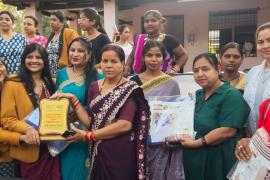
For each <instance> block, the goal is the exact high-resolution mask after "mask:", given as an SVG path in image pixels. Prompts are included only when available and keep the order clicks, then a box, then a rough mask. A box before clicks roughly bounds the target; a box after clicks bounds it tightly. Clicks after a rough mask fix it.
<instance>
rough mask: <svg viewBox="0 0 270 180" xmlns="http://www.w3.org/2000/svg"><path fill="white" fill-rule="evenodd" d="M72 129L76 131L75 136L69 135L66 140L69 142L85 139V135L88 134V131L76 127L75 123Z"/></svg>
mask: <svg viewBox="0 0 270 180" xmlns="http://www.w3.org/2000/svg"><path fill="white" fill-rule="evenodd" d="M70 127H71V129H72V130H73V131H75V132H76V134H75V135H74V136H70V137H67V138H66V140H67V141H68V142H78V141H83V140H84V136H85V134H86V131H83V130H81V129H78V128H76V127H75V126H74V125H72V124H71V125H70Z"/></svg>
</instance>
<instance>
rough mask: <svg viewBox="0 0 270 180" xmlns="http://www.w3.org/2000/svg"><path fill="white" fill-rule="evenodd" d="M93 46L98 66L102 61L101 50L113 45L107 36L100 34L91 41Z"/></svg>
mask: <svg viewBox="0 0 270 180" xmlns="http://www.w3.org/2000/svg"><path fill="white" fill-rule="evenodd" d="M91 42H92V46H93V56H94V59H95V62H96V64H98V63H100V61H101V54H100V52H101V49H102V48H103V47H104V46H105V45H106V44H109V43H111V41H110V39H109V37H108V36H107V35H106V34H102V33H101V34H100V35H98V36H97V37H96V38H95V39H92V40H91Z"/></svg>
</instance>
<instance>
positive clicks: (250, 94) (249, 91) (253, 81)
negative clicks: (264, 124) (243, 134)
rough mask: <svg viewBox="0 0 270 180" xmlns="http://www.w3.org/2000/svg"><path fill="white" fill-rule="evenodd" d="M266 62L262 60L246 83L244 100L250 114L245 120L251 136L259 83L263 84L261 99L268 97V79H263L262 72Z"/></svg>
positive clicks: (254, 123)
mask: <svg viewBox="0 0 270 180" xmlns="http://www.w3.org/2000/svg"><path fill="white" fill-rule="evenodd" d="M265 65H266V60H264V61H263V62H262V63H261V64H260V65H258V66H257V67H256V68H257V69H256V71H255V72H254V74H253V75H252V76H251V77H250V80H249V81H248V82H247V85H246V87H245V92H244V99H245V100H246V102H247V103H248V105H249V107H250V113H249V116H248V119H247V123H248V128H249V131H250V132H251V134H252V135H253V134H254V133H255V132H256V129H257V118H256V109H255V108H258V107H255V99H256V91H257V88H258V84H259V82H261V81H262V82H264V84H265V90H264V92H263V94H262V97H263V99H266V98H268V97H270V79H265V80H263V79H264V70H265Z"/></svg>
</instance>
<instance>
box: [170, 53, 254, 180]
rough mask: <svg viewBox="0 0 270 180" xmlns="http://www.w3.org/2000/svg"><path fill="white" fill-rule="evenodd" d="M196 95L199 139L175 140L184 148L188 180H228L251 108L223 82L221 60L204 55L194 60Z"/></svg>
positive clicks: (195, 127) (195, 117) (196, 124)
mask: <svg viewBox="0 0 270 180" xmlns="http://www.w3.org/2000/svg"><path fill="white" fill-rule="evenodd" d="M193 72H194V79H195V81H196V82H197V83H198V84H199V85H200V86H201V87H202V89H200V90H198V91H197V92H196V105H195V112H194V131H195V132H196V135H195V138H194V139H193V138H192V137H175V140H180V142H181V143H182V145H183V146H184V147H185V148H184V155H183V157H184V169H185V177H186V179H187V180H198V179H200V180H209V179H215V180H223V179H224V180H225V179H226V175H227V173H228V172H229V170H230V169H231V167H232V166H233V164H234V162H235V156H234V148H235V146H236V142H237V140H239V139H240V138H241V137H242V133H243V132H242V129H243V126H244V123H245V120H246V118H247V116H248V114H249V111H250V109H249V107H248V105H247V103H246V102H245V100H244V99H243V97H242V95H241V93H240V91H239V90H237V89H235V88H234V87H232V86H230V84H229V82H225V83H222V82H221V81H220V79H219V67H218V60H217V58H216V57H215V56H214V55H212V54H210V53H202V54H200V55H198V56H197V57H195V59H194V61H193Z"/></svg>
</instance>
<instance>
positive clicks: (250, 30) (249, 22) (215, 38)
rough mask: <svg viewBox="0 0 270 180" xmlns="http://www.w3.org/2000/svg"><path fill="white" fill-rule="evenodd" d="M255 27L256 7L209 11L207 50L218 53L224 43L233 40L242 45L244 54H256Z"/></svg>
mask: <svg viewBox="0 0 270 180" xmlns="http://www.w3.org/2000/svg"><path fill="white" fill-rule="evenodd" d="M256 28H257V10H256V9H245V10H237V11H219V12H210V13H209V38H208V51H209V52H212V53H215V54H218V52H219V50H220V49H221V48H222V47H223V46H224V45H225V44H227V43H228V42H231V41H235V42H237V43H239V44H240V45H241V46H242V47H243V54H244V56H256V43H255V36H254V34H255V31H256Z"/></svg>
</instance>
